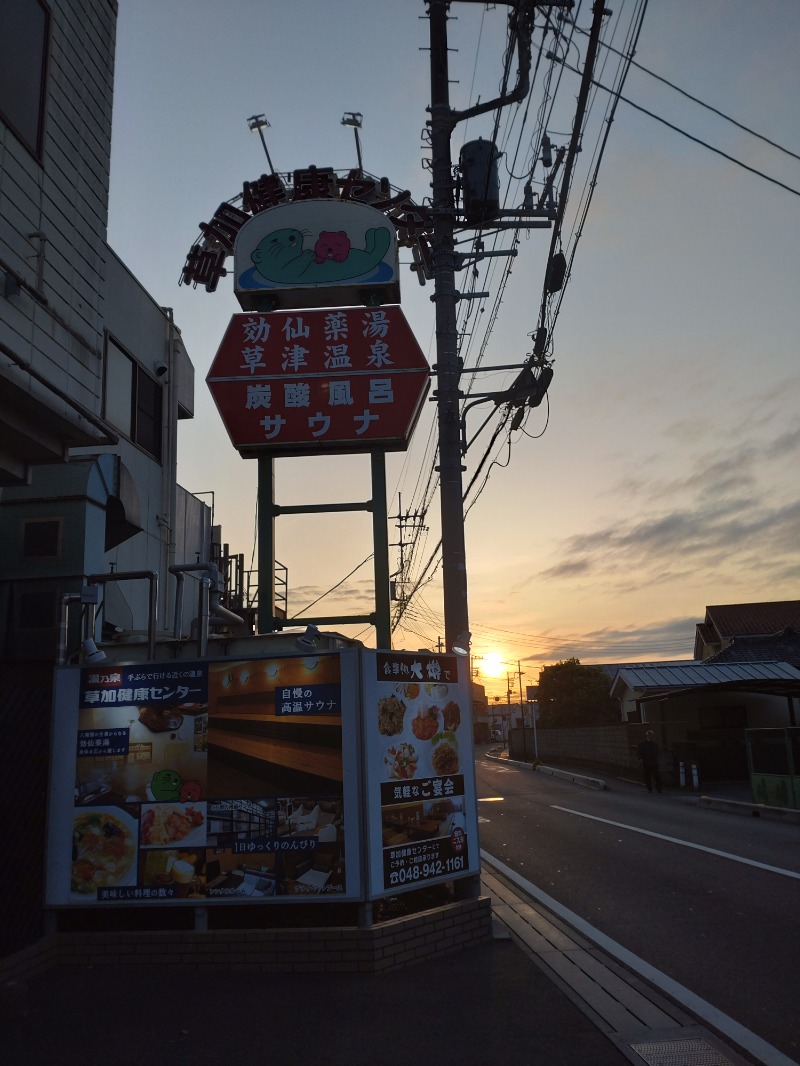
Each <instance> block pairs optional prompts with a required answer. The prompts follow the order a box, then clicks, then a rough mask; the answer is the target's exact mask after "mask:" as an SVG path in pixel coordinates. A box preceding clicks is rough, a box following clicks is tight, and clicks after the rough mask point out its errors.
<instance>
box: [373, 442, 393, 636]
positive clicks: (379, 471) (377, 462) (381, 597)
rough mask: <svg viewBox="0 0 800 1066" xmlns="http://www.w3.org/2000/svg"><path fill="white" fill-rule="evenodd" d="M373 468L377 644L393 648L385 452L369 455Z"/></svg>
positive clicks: (375, 452)
mask: <svg viewBox="0 0 800 1066" xmlns="http://www.w3.org/2000/svg"><path fill="white" fill-rule="evenodd" d="M370 462H371V465H372V541H373V553H374V554H373V566H374V570H373V572H374V575H375V642H376V647H378V648H391V646H392V626H391V607H390V600H389V515H388V508H387V506H386V452H385V451H383V450H380V451H374V452H371V453H370Z"/></svg>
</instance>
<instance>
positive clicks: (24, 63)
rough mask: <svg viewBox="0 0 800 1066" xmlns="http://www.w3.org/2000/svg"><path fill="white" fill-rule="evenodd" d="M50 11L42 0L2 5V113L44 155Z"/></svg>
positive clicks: (26, 142)
mask: <svg viewBox="0 0 800 1066" xmlns="http://www.w3.org/2000/svg"><path fill="white" fill-rule="evenodd" d="M49 36H50V12H49V11H48V10H47V8H46V7H45V6H44V4H43V3H41V0H13V2H12V0H8V2H5V3H3V4H2V5H0V115H1V116H2V118H3V120H4V121H5V122H6V123H7V125H9V126H10V127H11V129H12V130H13V131H14V133H15V134H16V135H17V137H19V139H20V140H21V141H22V143H23V144H24V145H25V146H26V148H28V149H30V151H31V152H33V154H34V155H35V156H36V157H37V159H38V158H41V155H42V127H43V124H44V123H43V119H44V100H45V75H46V71H47V52H48V47H47V46H48V39H49Z"/></svg>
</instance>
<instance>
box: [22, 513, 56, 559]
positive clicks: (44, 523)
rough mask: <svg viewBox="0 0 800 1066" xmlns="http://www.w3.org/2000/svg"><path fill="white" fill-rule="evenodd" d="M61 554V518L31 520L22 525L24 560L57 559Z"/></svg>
mask: <svg viewBox="0 0 800 1066" xmlns="http://www.w3.org/2000/svg"><path fill="white" fill-rule="evenodd" d="M60 554H61V519H60V518H29V519H26V520H25V521H24V522H23V523H22V557H23V559H57V558H58V557H59V555H60Z"/></svg>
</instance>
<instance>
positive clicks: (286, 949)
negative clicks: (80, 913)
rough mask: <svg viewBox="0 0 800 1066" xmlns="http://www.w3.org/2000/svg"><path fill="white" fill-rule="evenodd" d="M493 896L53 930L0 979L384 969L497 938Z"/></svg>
mask: <svg viewBox="0 0 800 1066" xmlns="http://www.w3.org/2000/svg"><path fill="white" fill-rule="evenodd" d="M491 935H492V907H491V900H490V899H489V898H488V896H481V897H479V898H478V899H469V900H462V901H459V902H457V903H450V904H447V905H446V906H443V907H438V908H436V909H435V910H430V911H422V912H420V913H419V914H414V915H410V916H406V917H401V918H395V919H392V920H390V921H387V922H381V923H380V924H379V925H373V926H370V927H368V928H365V929H359V928H315V929H241V930H239V929H227V930H214V931H209V932H202V933H198V932H175V931H147V932H144V931H143V932H129V933H128V932H110V933H54V934H52V935H51V936H46V937H43V938H42V939H41V940H40V941H39V942H38V943H37V944H35V945H34V946H33V947H30V948H26V949H25V950H24V951H20V952H18V953H17V954H16V955H10V956H9V957H8V958H6V959H3V960H2V962H0V984H7V983H9V982H12V981H25V980H26V979H29V978H31V977H35V976H36V975H38V974H39V973H42V972H43V971H44V970H47V969H49V968H50V967H52V966H58V965H68V966H88V965H91V966H142V965H147V966H153V965H158V966H164V965H170V964H171V965H183V966H185V965H190V966H195V967H197V969H198V970H202V969H204V968H207V967H210V966H213V967H214V968H215V970H218V969H219V967H220V966H222V967H230V968H232V969H234V968H235V969H237V970H249V971H251V972H255V973H258V972H259V971H268V972H270V973H302V972H305V973H312V972H328V973H352V972H369V973H381V972H384V971H387V970H394V969H399V968H400V967H402V966H409V965H411V964H413V963H416V962H421V961H423V960H424V959H427V958H431V957H433V956H436V957H437V958H438V957H441V956H442V955H444V954H450V953H452V952H456V951H461V950H463V949H464V948H466V947H472V946H473V945H475V944H479V943H483V942H484V941H487V940H490V939H491Z"/></svg>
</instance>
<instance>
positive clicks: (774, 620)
mask: <svg viewBox="0 0 800 1066" xmlns="http://www.w3.org/2000/svg"><path fill="white" fill-rule="evenodd" d="M787 627H791V628H792V629H795V630H797V631H800V600H773V601H771V602H764V603H728V604H717V605H715V606H712V607H706V615H705V619H704V620H703V621H702V622H699V623H698V624H697V626H696V631H695V642H694V657H695V659H701V660H705V659H709V658H711V656H713V655H717V654H718V653H719V652H721V651H724V650H725V649H726V648H727V647H728V645H729V644H730V643H731V641H732V640H734V638H736V637H767V636H775V635H776V634H779V633H782V632H783V631H784V630H786V629H787Z"/></svg>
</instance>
